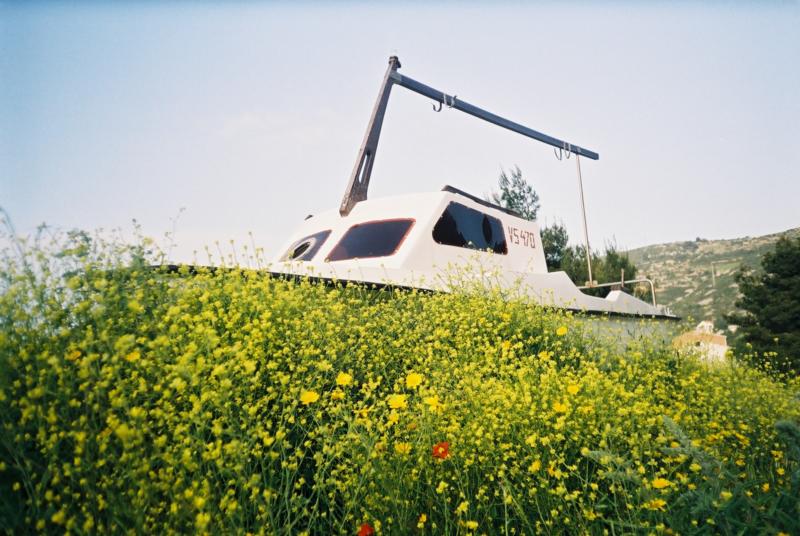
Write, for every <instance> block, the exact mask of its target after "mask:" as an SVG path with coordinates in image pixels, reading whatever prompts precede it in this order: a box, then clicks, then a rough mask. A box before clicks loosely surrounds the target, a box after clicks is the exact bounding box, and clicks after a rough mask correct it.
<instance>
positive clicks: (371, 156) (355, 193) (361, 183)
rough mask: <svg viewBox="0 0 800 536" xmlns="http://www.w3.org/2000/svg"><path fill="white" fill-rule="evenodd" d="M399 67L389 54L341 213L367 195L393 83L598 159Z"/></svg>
mask: <svg viewBox="0 0 800 536" xmlns="http://www.w3.org/2000/svg"><path fill="white" fill-rule="evenodd" d="M399 68H400V60H399V59H398V58H397V56H392V57H390V58H389V68H388V69H387V70H386V74H385V75H384V77H383V84H382V85H381V89H380V92H379V93H378V100H377V101H376V102H375V107H374V108H373V109H372V116H371V117H370V120H369V125H368V126H367V133H366V134H365V135H364V141H363V142H362V144H361V149H360V150H359V152H358V158H357V159H356V165H355V168H353V173H352V174H351V175H350V182H349V183H348V185H347V190H345V194H344V198H343V199H342V204H341V206H340V207H339V214H341V215H342V216H347V215H348V214H350V211H351V210H352V209H353V207H354V206H355V205H356V203H358V202H359V201H364V200H366V199H367V190H368V188H369V179H370V175H371V174H372V165H373V164H374V162H375V152H376V151H377V150H378V140H379V139H380V135H381V127H382V126H383V116H384V115H385V113H386V105H387V103H388V102H389V93H390V92H391V90H392V85H394V84H398V85H400V86H403V87H404V88H406V89H410V90H411V91H413V92H415V93H419V94H420V95H423V96H425V97H428V98H430V99H433V100H435V101H436V102H439V103H440V104H444V105H445V106H447V107H448V108H454V109H456V110H460V111H462V112H464V113H467V114H469V115H472V116H474V117H477V118H479V119H483V120H484V121H488V122H489V123H492V124H494V125H497V126H500V127H503V128H506V129H508V130H511V131H512V132H516V133H517V134H522V135H523V136H526V137H528V138H531V139H534V140H537V141H540V142H542V143H546V144H548V145H552V146H553V147H557V148H558V149H561V150H564V151H567V152H569V153H573V154H575V155H577V156H585V157H586V158H591V159H592V160H597V159H598V158H600V155H599V154H597V153H596V152H594V151H590V150H589V149H584V148H583V147H580V146H578V145H573V144H571V143H568V142H565V141H563V140H560V139H558V138H554V137H552V136H548V135H547V134H543V133H542V132H539V131H536V130H533V129H532V128H528V127H526V126H524V125H520V124H519V123H515V122H514V121H510V120H508V119H505V118H504V117H500V116H499V115H495V114H493V113H491V112H488V111H486V110H484V109H482V108H479V107H477V106H474V105H472V104H469V103H468V102H466V101H463V100H460V99H458V98H457V97H456V96H455V95H448V94H446V93H444V92H442V91H439V90H438V89H434V88H432V87H430V86H426V85H425V84H423V83H421V82H417V81H416V80H414V79H413V78H409V77H407V76H404V75H401V74H400V73H398V72H397V69H399Z"/></svg>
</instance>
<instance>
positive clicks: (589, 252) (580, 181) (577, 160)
mask: <svg viewBox="0 0 800 536" xmlns="http://www.w3.org/2000/svg"><path fill="white" fill-rule="evenodd" d="M575 163H576V164H577V165H578V189H579V191H580V194H581V211H582V213H583V239H584V241H585V243H586V267H587V268H588V270H589V282H588V283H587V285H588V286H590V287H591V286H594V279H592V250H591V248H589V227H588V226H587V225H586V202H585V201H584V199H583V177H582V176H581V159H580V156H579V155H577V154H576V155H575Z"/></svg>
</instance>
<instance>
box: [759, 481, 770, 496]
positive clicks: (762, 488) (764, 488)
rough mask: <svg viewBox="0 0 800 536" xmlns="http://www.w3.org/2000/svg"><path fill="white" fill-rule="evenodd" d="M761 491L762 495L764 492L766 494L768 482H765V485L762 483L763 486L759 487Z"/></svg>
mask: <svg viewBox="0 0 800 536" xmlns="http://www.w3.org/2000/svg"><path fill="white" fill-rule="evenodd" d="M761 491H763V492H764V493H766V492H768V491H769V482H765V483H764V484H763V485H762V486H761Z"/></svg>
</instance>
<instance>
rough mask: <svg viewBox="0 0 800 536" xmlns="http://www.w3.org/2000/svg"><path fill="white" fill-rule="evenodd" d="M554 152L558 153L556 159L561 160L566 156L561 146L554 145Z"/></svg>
mask: <svg viewBox="0 0 800 536" xmlns="http://www.w3.org/2000/svg"><path fill="white" fill-rule="evenodd" d="M553 154H554V155H556V160H558V161H559V162H560V161H561V159H562V158H564V151H562V150H561V147H558V148H556V147H553Z"/></svg>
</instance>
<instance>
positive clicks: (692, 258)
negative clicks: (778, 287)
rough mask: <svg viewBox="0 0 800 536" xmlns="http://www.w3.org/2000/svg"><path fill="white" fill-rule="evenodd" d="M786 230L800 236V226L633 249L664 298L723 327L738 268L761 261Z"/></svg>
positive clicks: (675, 309)
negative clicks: (751, 234)
mask: <svg viewBox="0 0 800 536" xmlns="http://www.w3.org/2000/svg"><path fill="white" fill-rule="evenodd" d="M783 235H786V236H789V237H792V238H794V237H798V236H800V227H799V228H796V229H790V230H788V231H784V232H782V233H775V234H770V235H765V236H758V237H749V236H748V237H745V238H734V239H732V240H704V239H697V240H693V241H689V242H672V243H669V244H657V245H654V246H645V247H642V248H637V249H633V250H631V251H629V252H628V254H629V255H630V258H631V260H632V261H633V262H634V263H635V264H636V266H637V267H638V268H639V273H640V274H642V275H647V276H649V277H650V278H652V279H655V281H656V291H657V296H658V301H659V303H662V304H665V305H668V306H669V307H670V308H672V310H673V312H675V313H677V314H679V315H680V316H683V317H688V316H691V317H692V318H694V319H696V320H698V321H699V320H706V319H708V320H712V319H713V320H714V324H715V325H716V326H717V328H724V327H725V326H726V323H725V321H724V320H723V319H722V315H723V314H726V313H729V312H730V311H732V310H733V309H734V308H735V306H734V302H735V301H736V298H737V295H738V288H737V285H736V282H735V281H734V279H733V276H734V274H735V273H736V270H738V268H739V266H740V265H741V264H746V265H748V266H752V267H754V268H755V267H759V266H760V263H761V256H762V255H763V254H764V253H765V252H767V251H769V250H770V249H772V248H773V245H774V244H775V242H776V241H777V240H778V238H779V237H780V236H783ZM712 263H713V268H714V272H715V277H712V273H711V270H712Z"/></svg>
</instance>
